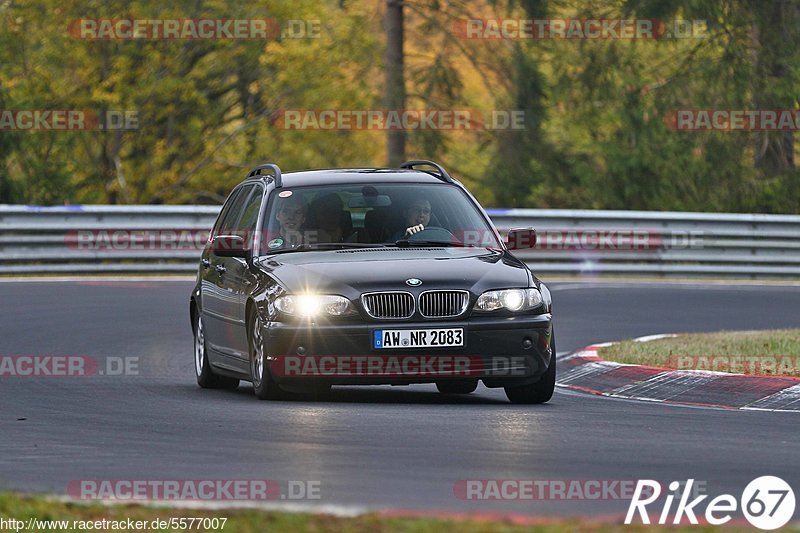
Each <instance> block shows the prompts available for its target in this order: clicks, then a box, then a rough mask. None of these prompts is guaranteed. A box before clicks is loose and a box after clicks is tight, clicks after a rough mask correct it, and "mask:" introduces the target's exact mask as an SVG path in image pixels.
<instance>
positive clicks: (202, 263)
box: [200, 259, 211, 268]
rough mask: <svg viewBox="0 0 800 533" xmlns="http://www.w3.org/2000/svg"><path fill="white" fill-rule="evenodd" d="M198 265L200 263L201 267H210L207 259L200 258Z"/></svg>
mask: <svg viewBox="0 0 800 533" xmlns="http://www.w3.org/2000/svg"><path fill="white" fill-rule="evenodd" d="M200 265H201V266H202V267H203V268H208V267H210V266H211V261H209V260H208V259H201V260H200Z"/></svg>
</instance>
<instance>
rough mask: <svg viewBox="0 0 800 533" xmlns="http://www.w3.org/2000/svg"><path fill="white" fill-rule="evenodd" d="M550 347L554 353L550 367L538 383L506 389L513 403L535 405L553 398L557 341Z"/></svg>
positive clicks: (554, 340) (553, 340) (553, 341)
mask: <svg viewBox="0 0 800 533" xmlns="http://www.w3.org/2000/svg"><path fill="white" fill-rule="evenodd" d="M550 347H551V350H552V352H553V354H552V356H551V357H550V366H549V367H547V371H546V372H545V373H544V375H543V376H542V377H541V379H540V380H539V381H537V382H536V383H531V384H530V385H523V386H522V387H506V388H505V390H506V396H507V397H508V399H509V401H510V402H511V403H518V404H535V403H546V402H548V401H549V400H550V398H552V397H553V391H554V390H555V388H556V339H555V335H553V339H552V341H551V342H550Z"/></svg>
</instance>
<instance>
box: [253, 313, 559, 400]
mask: <svg viewBox="0 0 800 533" xmlns="http://www.w3.org/2000/svg"><path fill="white" fill-rule="evenodd" d="M264 328H265V329H264V332H263V334H264V335H263V338H264V339H265V347H264V348H265V353H266V354H267V365H268V368H269V371H270V373H271V374H272V377H273V379H274V380H275V381H277V382H278V383H292V382H294V383H298V382H300V381H303V382H307V381H313V382H325V383H329V384H334V385H336V384H339V385H343V384H364V385H375V384H395V385H401V384H402V385H406V384H411V383H432V382H436V381H442V380H445V379H460V380H464V379H481V380H482V381H483V382H484V384H485V385H486V386H488V387H501V386H514V385H524V384H528V383H533V382H536V381H538V379H539V378H540V377H541V375H542V374H544V373H545V372H546V371H547V368H548V366H549V365H550V361H551V359H552V358H553V357H554V356H555V354H554V353H552V349H551V339H552V331H553V329H552V315H550V314H549V313H547V314H538V315H518V316H508V317H470V318H469V319H466V320H460V321H421V322H391V321H386V322H380V323H377V322H374V323H370V324H365V323H361V322H359V323H353V322H341V323H334V322H327V323H312V322H272V323H269V324H268V325H266V326H265V327H264ZM439 328H463V329H464V337H465V343H464V346H463V347H458V348H388V349H374V348H373V347H372V339H373V332H374V331H375V330H376V329H439Z"/></svg>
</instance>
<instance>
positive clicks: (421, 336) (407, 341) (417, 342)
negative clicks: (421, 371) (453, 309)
mask: <svg viewBox="0 0 800 533" xmlns="http://www.w3.org/2000/svg"><path fill="white" fill-rule="evenodd" d="M454 346H464V328H448V329H376V330H375V333H374V335H373V336H372V347H373V348H375V349H379V348H450V347H454Z"/></svg>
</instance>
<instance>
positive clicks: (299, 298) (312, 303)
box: [275, 294, 356, 317]
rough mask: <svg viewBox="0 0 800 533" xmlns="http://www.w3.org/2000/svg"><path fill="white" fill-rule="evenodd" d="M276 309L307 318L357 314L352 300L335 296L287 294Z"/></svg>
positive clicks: (276, 303)
mask: <svg viewBox="0 0 800 533" xmlns="http://www.w3.org/2000/svg"><path fill="white" fill-rule="evenodd" d="M275 307H277V308H278V311H280V312H281V313H286V314H287V315H295V316H305V317H314V316H319V315H329V316H346V315H352V314H355V313H356V310H355V308H354V307H353V305H352V304H351V303H350V300H348V299H347V298H345V297H343V296H336V295H333V294H287V295H286V296H281V297H280V298H278V299H277V300H275Z"/></svg>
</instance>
